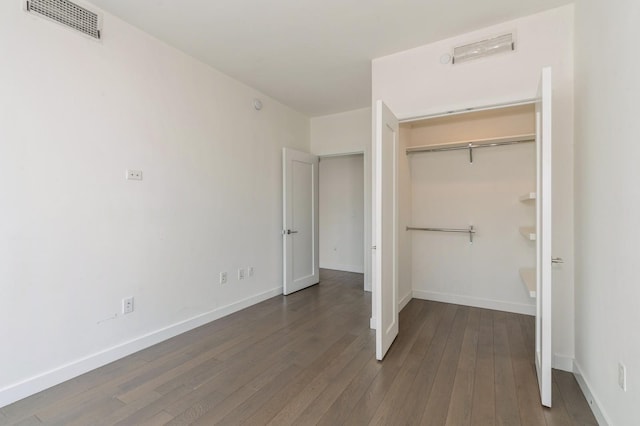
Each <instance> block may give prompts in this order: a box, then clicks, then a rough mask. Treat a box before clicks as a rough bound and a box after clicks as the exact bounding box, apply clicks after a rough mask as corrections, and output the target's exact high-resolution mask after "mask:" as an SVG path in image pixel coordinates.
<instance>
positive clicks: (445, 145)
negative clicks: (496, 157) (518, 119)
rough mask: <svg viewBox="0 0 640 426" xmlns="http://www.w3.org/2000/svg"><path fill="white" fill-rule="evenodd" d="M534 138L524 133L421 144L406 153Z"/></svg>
mask: <svg viewBox="0 0 640 426" xmlns="http://www.w3.org/2000/svg"><path fill="white" fill-rule="evenodd" d="M535 139H536V135H535V133H526V134H523V135H514V136H502V137H499V138H487V139H471V140H467V141H456V142H446V143H439V144H433V145H421V146H412V147H409V148H407V154H412V153H416V152H433V151H449V150H455V149H468V148H484V147H489V146H500V145H501V144H502V145H510V144H514V143H520V142H534V141H535Z"/></svg>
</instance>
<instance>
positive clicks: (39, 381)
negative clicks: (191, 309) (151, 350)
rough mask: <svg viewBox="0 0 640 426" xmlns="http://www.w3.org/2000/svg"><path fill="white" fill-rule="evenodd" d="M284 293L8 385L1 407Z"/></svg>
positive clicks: (277, 291)
mask: <svg viewBox="0 0 640 426" xmlns="http://www.w3.org/2000/svg"><path fill="white" fill-rule="evenodd" d="M280 294H282V287H278V288H274V289H272V290H269V291H265V292H263V293H260V294H257V295H254V296H251V297H248V298H246V299H243V300H240V301H238V302H235V303H232V304H230V305H227V306H223V307H220V308H217V309H214V310H212V311H209V312H204V313H202V314H199V315H196V316H195V317H192V318H189V319H186V320H184V321H180V322H178V323H175V324H172V325H170V326H167V327H164V328H161V329H159V330H156V331H152V332H150V333H147V334H145V335H142V336H139V337H136V338H135V339H131V340H129V341H126V342H123V343H120V344H118V345H116V346H112V347H110V348H107V349H104V350H102V351H100V352H97V353H94V354H91V355H89V356H86V357H84V358H80V359H78V360H75V361H72V362H70V363H68V364H64V365H61V366H59V367H56V368H54V369H52V370H49V371H46V372H44V373H41V374H38V375H36V376H33V377H30V378H28V379H25V380H23V381H21V382H18V383H14V384H11V385H9V386H6V387H4V388H2V389H0V407H4V406H6V405H9V404H11V403H13V402H16V401H19V400H21V399H23V398H26V397H28V396H30V395H33V394H36V393H38V392H40V391H43V390H45V389H48V388H50V387H52V386H55V385H57V384H59V383H62V382H64V381H67V380H69V379H72V378H74V377H77V376H79V375H81V374H84V373H86V372H88V371H91V370H95V369H96V368H98V367H102V366H103V365H106V364H109V363H111V362H113V361H116V360H118V359H121V358H124V357H125V356H127V355H131V354H133V353H135V352H138V351H140V350H142V349H145V348H148V347H150V346H153V345H155V344H157V343H160V342H162V341H164V340H167V339H170V338H172V337H175V336H177V335H179V334H182V333H184V332H187V331H189V330H193V329H194V328H197V327H200V326H202V325H204V324H207V323H209V322H211V321H215V320H217V319H219V318H222V317H224V316H227V315H229V314H232V313H234V312H237V311H240V310H242V309H244V308H247V307H249V306H252V305H255V304H256V303H259V302H262V301H264V300H267V299H269V298H271V297H274V296H278V295H280Z"/></svg>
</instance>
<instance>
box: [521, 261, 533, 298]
mask: <svg viewBox="0 0 640 426" xmlns="http://www.w3.org/2000/svg"><path fill="white" fill-rule="evenodd" d="M520 278H521V279H522V282H523V283H524V285H525V287H526V288H527V292H528V293H529V297H532V298H534V299H535V297H536V269H535V268H521V269H520Z"/></svg>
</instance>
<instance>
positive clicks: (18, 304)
mask: <svg viewBox="0 0 640 426" xmlns="http://www.w3.org/2000/svg"><path fill="white" fill-rule="evenodd" d="M19 3H20V2H18V1H5V2H2V3H0V56H1V57H2V58H4V59H3V62H2V66H1V67H0V141H2V142H1V143H0V194H2V196H1V197H0V258H1V259H2V262H0V288H1V293H2V297H0V324H1V325H0V341H1V342H2V350H0V365H1V366H3V367H2V368H0V406H2V405H5V404H7V403H9V402H11V401H13V400H15V399H17V398H21V397H24V396H26V395H28V394H30V393H33V392H35V391H37V390H40V389H42V388H43V387H46V386H50V385H52V384H55V383H57V382H60V381H63V380H65V379H67V378H69V377H70V376H73V375H76V374H80V373H82V372H84V371H87V370H89V369H92V368H94V367H96V366H98V365H100V364H104V363H106V362H109V361H111V360H113V359H114V358H117V357H119V356H123V355H125V354H127V353H130V352H132V351H135V350H137V349H140V348H141V347H144V346H146V345H149V344H152V343H155V342H156V341H159V340H162V339H164V338H167V337H170V336H171V335H174V334H177V333H179V332H181V331H184V330H186V329H189V328H191V327H194V326H196V325H199V324H202V323H205V322H208V321H210V320H212V319H215V318H217V317H219V316H220V315H222V314H224V313H228V312H229V311H232V310H234V309H238V308H239V307H242V306H246V305H248V304H251V303H254V302H256V301H259V300H261V299H264V298H266V297H270V296H272V295H276V294H278V293H280V292H281V286H282V273H281V264H282V261H281V235H280V228H281V225H280V224H281V209H282V207H281V205H282V202H281V191H282V190H281V187H282V184H281V179H282V178H281V175H282V172H281V147H282V146H289V147H293V148H296V149H300V150H305V151H307V150H309V146H310V145H309V133H310V129H309V119H308V118H306V117H305V116H303V115H301V114H299V113H296V112H294V111H292V110H290V109H289V108H287V107H284V106H283V105H281V104H278V103H277V102H275V101H273V100H272V99H269V98H267V97H266V96H264V95H263V94H261V93H258V92H257V91H255V90H253V89H251V88H249V87H247V86H245V85H242V84H240V83H238V82H237V81H235V80H233V79H231V78H229V77H227V76H225V75H222V74H221V73H219V72H217V71H215V70H213V69H211V68H210V67H208V66H206V65H204V64H202V63H200V62H197V61H196V60H194V59H192V58H190V57H188V56H186V55H185V54H183V53H180V52H178V51H177V50H175V49H173V48H170V47H168V46H166V45H164V44H162V43H161V42H159V41H157V40H155V39H153V38H152V37H150V36H148V35H146V34H144V33H142V32H141V31H139V30H137V29H135V28H133V27H131V26H129V25H128V24H126V23H124V22H122V21H121V20H119V19H117V18H115V17H113V16H111V15H108V14H107V15H105V18H104V41H103V42H94V41H93V40H89V39H87V38H85V37H83V36H80V35H78V34H76V33H74V32H72V31H70V30H67V29H65V28H62V27H60V26H58V25H56V24H53V23H50V22H47V21H44V20H41V19H39V18H36V17H33V16H29V15H26V14H25V13H23V12H22V11H21V8H20V4H19ZM256 97H260V98H261V99H262V100H263V102H264V105H265V106H264V109H263V110H262V111H260V112H257V111H255V110H254V109H253V106H252V100H253V99H254V98H256ZM127 168H132V169H141V170H143V173H144V180H143V181H141V182H136V181H126V180H125V179H124V176H125V170H126V169H127ZM250 265H251V266H254V267H255V276H254V277H252V278H249V279H246V280H244V281H242V282H239V281H237V280H236V279H235V277H236V276H237V274H236V270H237V268H241V267H245V268H246V267H248V266H250ZM220 271H228V272H229V277H230V280H229V283H228V284H227V285H225V286H224V287H223V286H221V285H219V284H218V274H219V272H220ZM125 296H134V297H135V312H133V313H132V314H130V315H127V316H121V315H120V304H121V299H122V298H123V297H125Z"/></svg>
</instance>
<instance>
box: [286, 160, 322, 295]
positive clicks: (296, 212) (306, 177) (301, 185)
mask: <svg viewBox="0 0 640 426" xmlns="http://www.w3.org/2000/svg"><path fill="white" fill-rule="evenodd" d="M282 179H283V180H282V182H283V207H282V241H283V272H282V275H283V281H284V284H283V287H284V289H283V292H284V294H291V293H293V292H294V291H298V290H302V289H303V288H307V287H309V286H312V285H314V284H318V282H319V281H320V269H319V267H318V261H319V254H318V248H319V245H318V157H316V156H315V155H312V154H308V153H306V152H300V151H295V150H293V149H289V148H283V149H282Z"/></svg>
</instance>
